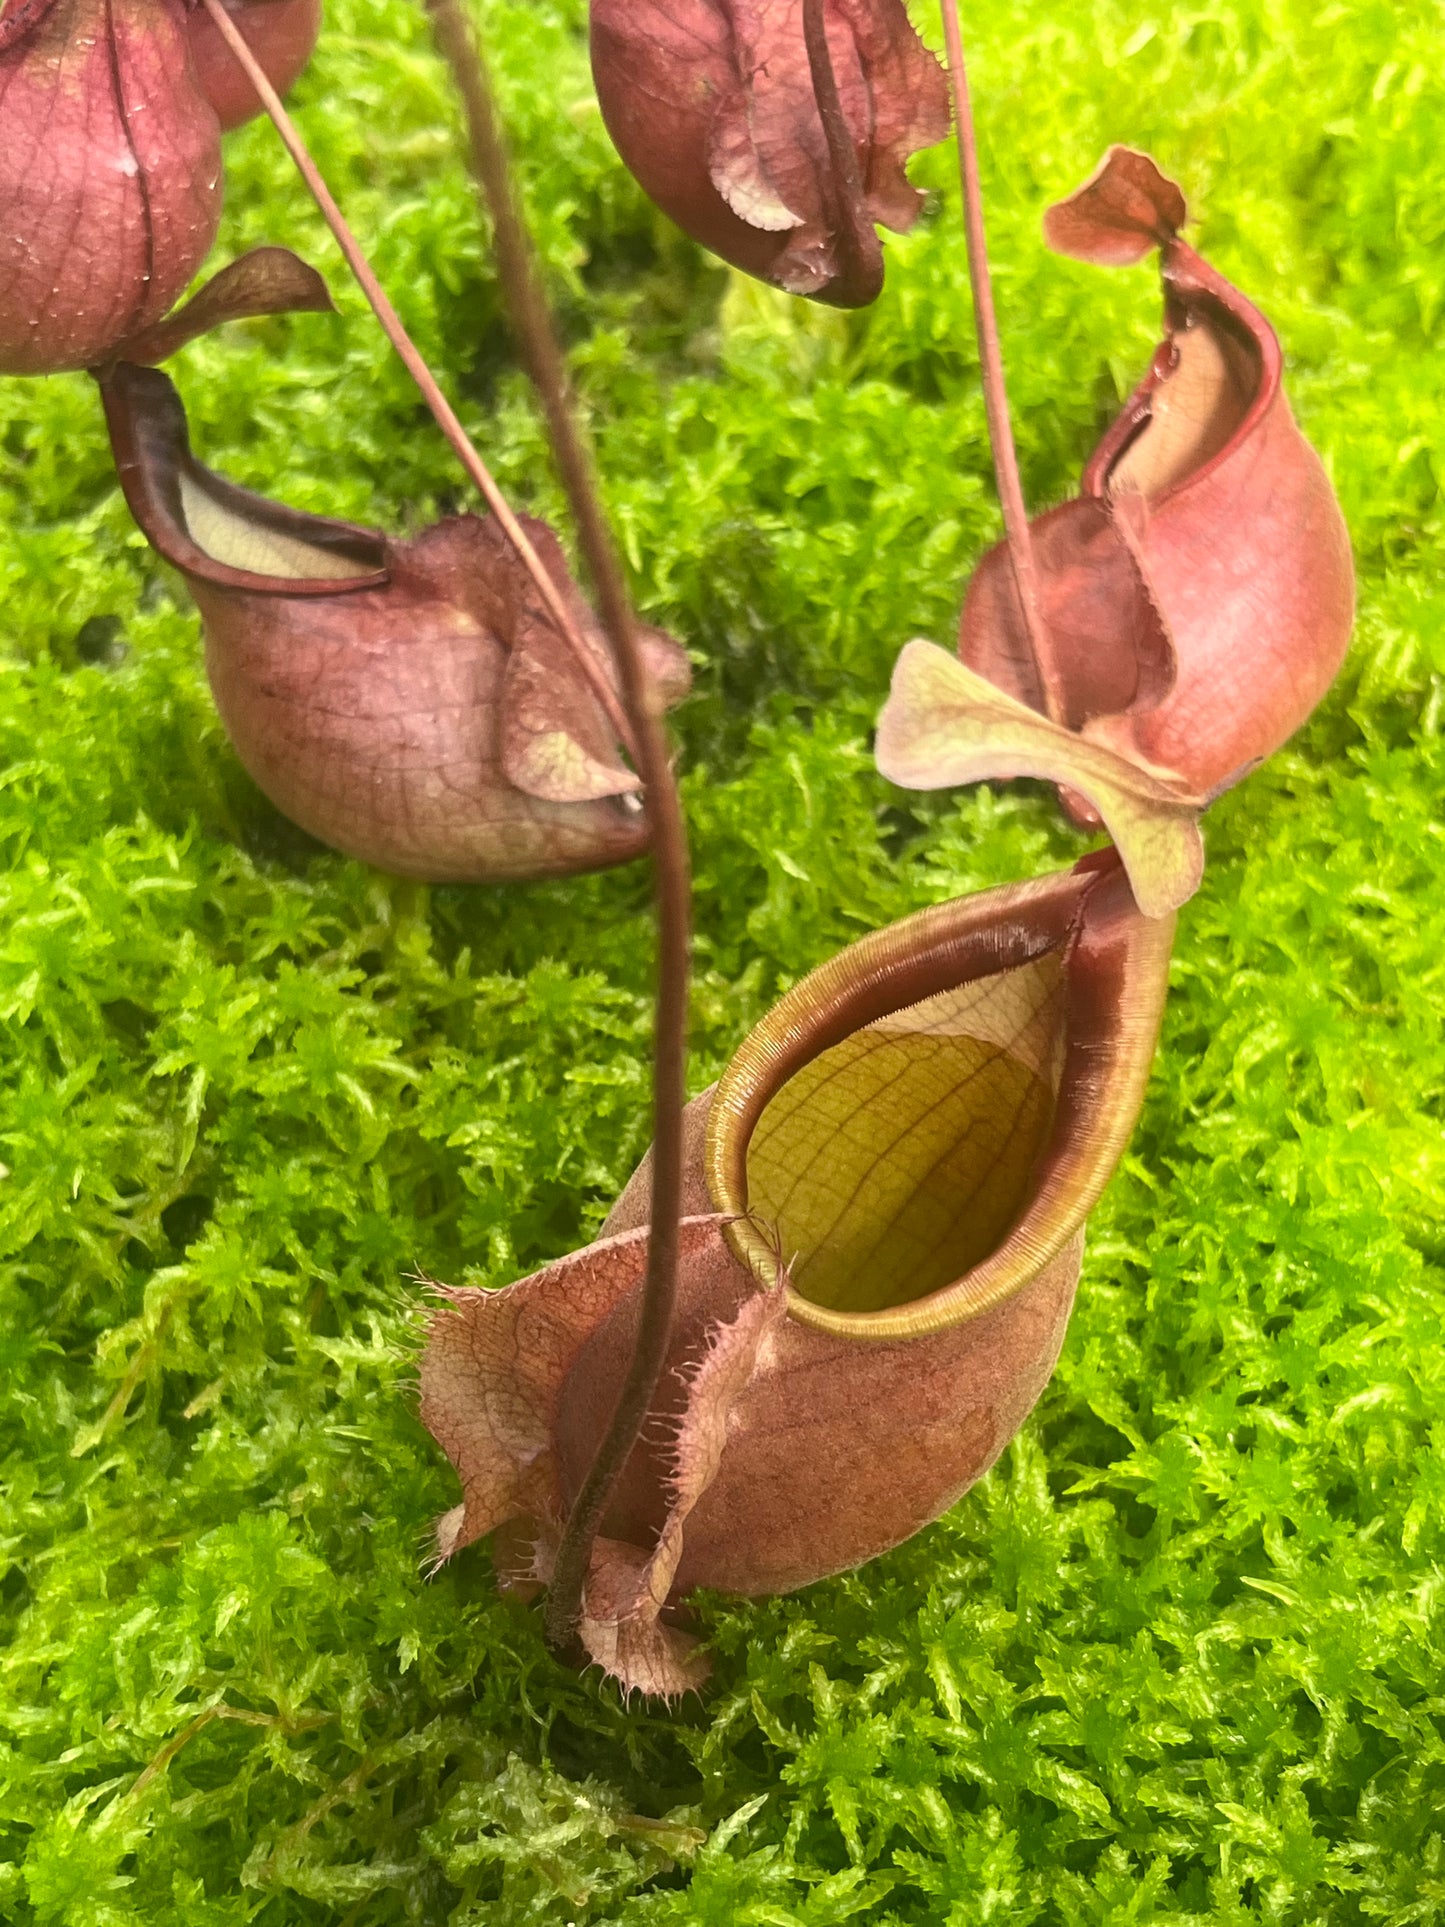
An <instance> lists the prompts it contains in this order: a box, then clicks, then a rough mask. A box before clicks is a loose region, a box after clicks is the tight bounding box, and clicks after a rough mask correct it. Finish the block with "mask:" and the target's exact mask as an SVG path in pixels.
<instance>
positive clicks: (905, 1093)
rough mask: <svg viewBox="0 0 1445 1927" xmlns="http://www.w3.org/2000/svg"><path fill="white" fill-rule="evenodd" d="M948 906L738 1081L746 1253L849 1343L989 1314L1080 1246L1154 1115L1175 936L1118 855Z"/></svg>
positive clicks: (749, 1264) (793, 1308) (724, 1138)
mask: <svg viewBox="0 0 1445 1927" xmlns="http://www.w3.org/2000/svg"><path fill="white" fill-rule="evenodd" d="M1085 862H1086V865H1088V866H1089V867H1086V868H1083V869H1081V870H1077V871H1074V872H1071V873H1068V874H1066V875H1062V876H1058V877H1052V878H1045V879H1043V880H1042V881H1041V882H1039V883H1034V884H1023V885H1009V886H1005V887H1004V888H1002V889H1000V890H994V891H988V892H985V893H984V894H983V895H982V896H980V897H974V898H970V899H966V900H963V901H961V902H959V903H954V904H943V905H939V906H937V907H936V908H934V909H932V910H926V911H923V912H922V913H921V914H920V915H918V916H916V917H911V918H908V919H906V920H905V921H904V922H902V923H899V924H895V925H894V926H893V927H892V928H891V929H889V930H885V931H880V932H877V933H875V934H874V935H873V936H871V937H867V938H865V939H864V940H863V941H862V942H861V943H859V944H855V945H854V946H853V947H852V948H851V949H850V950H847V951H844V952H843V953H842V954H841V956H839V957H836V958H834V959H832V961H831V962H830V963H828V964H825V965H824V966H823V967H822V968H821V969H820V970H817V971H815V972H814V973H813V974H812V975H811V976H810V977H808V978H805V979H804V980H803V982H802V983H800V984H799V985H797V987H796V988H795V989H794V990H793V991H791V992H790V993H789V994H788V996H786V997H785V998H783V999H782V1000H781V1002H780V1003H779V1004H778V1005H777V1006H776V1007H775V1008H774V1010H773V1011H772V1012H771V1013H770V1014H769V1015H768V1016H767V1017H766V1018H765V1019H764V1020H763V1021H762V1023H761V1024H759V1025H758V1027H757V1028H756V1029H755V1030H754V1031H753V1032H752V1034H751V1035H750V1036H749V1037H748V1039H747V1040H746V1042H745V1043H744V1044H743V1046H742V1048H741V1049H740V1050H739V1051H738V1053H737V1055H736V1056H735V1057H734V1058H733V1060H732V1062H731V1063H730V1064H729V1065H728V1068H727V1070H726V1071H725V1072H724V1073H723V1076H722V1078H721V1079H720V1081H719V1083H718V1087H717V1091H716V1094H715V1096H714V1099H713V1104H712V1108H711V1112H710V1115H709V1120H708V1127H707V1141H706V1147H705V1163H706V1174H707V1183H708V1191H709V1195H710V1197H711V1199H712V1202H713V1204H714V1207H715V1208H716V1210H717V1211H718V1212H719V1213H720V1214H722V1215H723V1216H724V1217H726V1218H727V1220H728V1223H727V1228H726V1237H727V1240H728V1244H729V1246H730V1248H731V1249H732V1251H733V1254H734V1256H735V1257H736V1258H737V1259H738V1260H739V1262H740V1263H742V1264H743V1265H744V1266H745V1267H746V1268H747V1269H748V1270H749V1271H750V1272H751V1273H752V1275H753V1277H754V1278H755V1279H756V1280H757V1282H758V1283H759V1284H760V1285H762V1286H764V1287H766V1288H771V1287H773V1286H775V1285H777V1284H778V1283H779V1282H780V1281H781V1280H783V1279H786V1285H787V1293H788V1310H789V1313H790V1314H791V1316H793V1317H794V1318H796V1319H798V1320H799V1321H800V1322H802V1323H804V1324H807V1325H812V1326H815V1327H817V1328H820V1329H822V1330H826V1331H831V1332H833V1333H836V1334H838V1335H839V1336H846V1337H851V1338H858V1339H897V1338H906V1337H916V1336H920V1335H922V1334H923V1333H925V1332H929V1331H937V1330H942V1329H945V1328H947V1327H949V1326H952V1325H956V1324H961V1323H964V1322H966V1321H968V1320H969V1319H972V1318H976V1317H979V1316H981V1315H982V1314H983V1313H984V1312H986V1311H989V1310H991V1309H993V1307H994V1306H996V1305H998V1304H1001V1303H1003V1302H1004V1301H1005V1300H1006V1299H1008V1298H1010V1297H1012V1296H1013V1295H1014V1293H1015V1292H1017V1291H1019V1290H1021V1289H1022V1288H1023V1287H1024V1285H1026V1284H1027V1283H1028V1281H1029V1280H1030V1278H1032V1277H1034V1276H1036V1275H1037V1273H1038V1271H1039V1269H1040V1267H1041V1266H1042V1265H1044V1264H1046V1263H1047V1262H1048V1261H1049V1260H1050V1259H1051V1258H1052V1257H1054V1256H1055V1255H1056V1254H1057V1253H1058V1252H1059V1251H1061V1250H1062V1249H1063V1247H1064V1246H1065V1245H1066V1244H1067V1243H1068V1242H1069V1240H1070V1239H1071V1238H1072V1237H1074V1236H1075V1235H1076V1233H1077V1232H1078V1230H1079V1227H1080V1226H1081V1225H1082V1223H1083V1221H1084V1218H1085V1217H1086V1216H1087V1214H1088V1212H1089V1210H1090V1209H1091V1208H1092V1206H1093V1204H1094V1203H1095V1202H1096V1201H1097V1198H1098V1196H1099V1193H1100V1192H1101V1191H1102V1189H1103V1187H1104V1184H1105V1183H1106V1182H1107V1180H1108V1177H1109V1175H1110V1173H1111V1171H1112V1170H1113V1167H1114V1165H1115V1163H1116V1162H1117V1159H1118V1155H1119V1153H1120V1151H1121V1150H1122V1147H1123V1143H1124V1142H1125V1141H1126V1140H1127V1137H1128V1134H1129V1132H1130V1131H1131V1130H1132V1128H1133V1124H1134V1121H1135V1118H1136V1117H1137V1114H1138V1109H1139V1105H1140V1103H1141V1102H1142V1099H1143V1092H1144V1086H1145V1083H1146V1081H1147V1078H1148V1071H1149V1064H1150V1061H1151V1060H1152V1056H1153V1050H1154V1043H1155V1039H1156V1037H1157V1032H1158V1024H1159V1020H1160V1016H1161V1014H1162V1009H1163V997H1164V989H1165V985H1166V982H1167V967H1168V957H1169V949H1170V944H1171V941H1172V934H1173V931H1172V920H1171V919H1168V918H1165V919H1148V918H1145V917H1143V916H1141V915H1140V913H1139V911H1138V909H1137V906H1136V905H1135V904H1134V901H1133V897H1132V895H1131V894H1130V892H1129V888H1128V884H1127V881H1126V880H1125V878H1124V875H1123V872H1122V869H1121V868H1120V866H1119V864H1118V859H1117V857H1115V856H1114V854H1113V852H1112V851H1111V852H1107V853H1105V855H1104V857H1103V858H1102V859H1086V860H1085Z"/></svg>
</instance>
